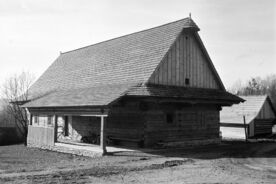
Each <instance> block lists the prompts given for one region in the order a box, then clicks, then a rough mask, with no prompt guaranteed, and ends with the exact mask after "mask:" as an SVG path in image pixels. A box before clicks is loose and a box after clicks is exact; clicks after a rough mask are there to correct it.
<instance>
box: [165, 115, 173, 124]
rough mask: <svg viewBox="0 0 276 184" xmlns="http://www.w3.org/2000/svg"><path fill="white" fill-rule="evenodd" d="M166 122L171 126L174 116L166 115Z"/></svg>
mask: <svg viewBox="0 0 276 184" xmlns="http://www.w3.org/2000/svg"><path fill="white" fill-rule="evenodd" d="M166 122H167V123H168V124H172V123H173V122H174V114H173V113H167V114H166Z"/></svg>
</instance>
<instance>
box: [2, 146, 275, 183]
mask: <svg viewBox="0 0 276 184" xmlns="http://www.w3.org/2000/svg"><path fill="white" fill-rule="evenodd" d="M0 183H113V184H114V183H276V142H259V143H244V142H229V141H228V142H226V141H225V142H223V143H222V144H220V145H208V146H197V147H187V148H179V149H177V148H174V149H161V150H154V151H153V152H149V153H145V152H140V151H135V152H120V153H115V154H113V155H108V156H104V157H101V158H88V157H80V156H74V155H69V154H62V153H56V152H51V151H44V150H39V149H34V148H26V147H24V146H23V145H12V146H0Z"/></svg>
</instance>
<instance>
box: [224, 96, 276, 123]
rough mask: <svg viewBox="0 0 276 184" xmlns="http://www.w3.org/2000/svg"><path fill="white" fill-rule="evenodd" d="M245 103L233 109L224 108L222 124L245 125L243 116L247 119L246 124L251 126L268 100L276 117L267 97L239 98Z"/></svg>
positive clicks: (234, 106) (233, 106)
mask: <svg viewBox="0 0 276 184" xmlns="http://www.w3.org/2000/svg"><path fill="white" fill-rule="evenodd" d="M239 97H240V98H242V99H244V100H245V102H243V103H240V104H235V105H232V106H231V107H223V108H222V111H221V113H220V121H221V123H240V124H243V123H244V122H243V116H245V118H246V123H247V124H249V123H250V122H252V120H253V119H255V118H256V117H257V115H258V114H259V112H260V111H261V109H262V107H263V105H264V103H265V101H266V100H268V102H269V104H270V105H271V108H272V109H273V111H274V113H275V115H276V112H275V110H274V108H273V106H272V104H271V101H270V98H269V96H267V95H258V96H239Z"/></svg>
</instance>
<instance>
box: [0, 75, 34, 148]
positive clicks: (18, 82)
mask: <svg viewBox="0 0 276 184" xmlns="http://www.w3.org/2000/svg"><path fill="white" fill-rule="evenodd" d="M33 81H34V76H33V75H31V74H30V73H28V72H22V73H21V74H19V75H16V74H15V75H13V76H11V77H9V78H7V79H6V81H5V82H4V84H3V86H2V95H3V97H2V98H3V99H4V100H5V101H6V104H8V105H7V106H6V109H5V110H6V112H7V113H8V114H10V115H11V116H12V117H13V118H14V120H15V122H14V123H15V125H16V126H17V128H18V131H19V132H20V134H21V135H22V136H23V137H24V140H25V141H24V143H25V144H26V143H27V134H28V117H27V112H26V111H25V109H23V108H22V107H21V105H22V104H24V103H26V102H27V101H28V100H29V88H30V86H31V84H32V82H33Z"/></svg>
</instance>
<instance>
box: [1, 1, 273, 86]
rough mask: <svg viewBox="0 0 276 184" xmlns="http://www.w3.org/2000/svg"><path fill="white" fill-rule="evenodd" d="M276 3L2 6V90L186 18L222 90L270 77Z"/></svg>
mask: <svg viewBox="0 0 276 184" xmlns="http://www.w3.org/2000/svg"><path fill="white" fill-rule="evenodd" d="M275 12H276V1H274V0H263V1H261V0H155V1H154V0H0V83H2V82H4V80H5V79H6V78H7V77H9V76H11V75H13V74H15V73H19V72H22V71H28V72H30V73H33V74H34V75H35V76H36V77H37V78H38V77H39V76H40V75H41V74H42V73H43V72H44V71H45V70H46V69H47V67H49V66H50V64H51V63H52V62H53V61H54V60H55V59H56V58H57V57H58V56H59V54H60V52H66V51H69V50H73V49H76V48H79V47H83V46H87V45H91V44H93V43H97V42H100V41H104V40H107V39H111V38H115V37H118V36H122V35H125V34H129V33H132V32H137V31H140V30H143V29H147V28H151V27H155V26H159V25H162V24H165V23H168V22H172V21H175V20H179V19H182V18H185V17H188V16H189V13H191V15H192V19H193V20H194V21H195V22H196V24H197V25H198V26H199V27H200V29H201V30H200V32H199V35H200V36H201V39H202V40H203V43H204V45H205V47H206V48H207V51H208V53H209V55H210V57H211V59H212V61H213V63H214V65H215V67H216V69H217V71H218V73H219V75H220V77H221V79H222V81H223V83H224V85H225V87H226V88H230V87H231V86H232V85H233V84H234V83H235V82H236V81H238V80H241V81H243V82H245V81H247V80H249V79H250V78H251V77H255V76H260V77H265V76H267V75H270V74H276V17H275V16H276V13H275Z"/></svg>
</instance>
